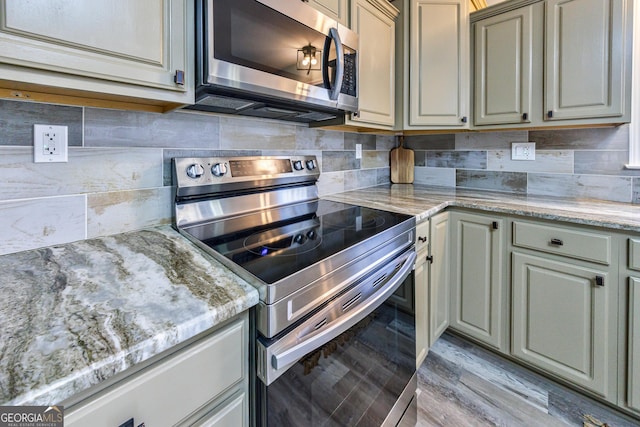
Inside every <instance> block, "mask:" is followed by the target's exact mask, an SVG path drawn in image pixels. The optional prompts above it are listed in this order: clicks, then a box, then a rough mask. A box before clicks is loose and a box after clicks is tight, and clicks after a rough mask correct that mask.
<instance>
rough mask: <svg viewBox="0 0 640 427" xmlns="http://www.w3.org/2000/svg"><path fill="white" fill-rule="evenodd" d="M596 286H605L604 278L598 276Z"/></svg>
mask: <svg viewBox="0 0 640 427" xmlns="http://www.w3.org/2000/svg"><path fill="white" fill-rule="evenodd" d="M596 286H604V276H596Z"/></svg>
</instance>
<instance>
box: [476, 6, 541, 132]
mask: <svg viewBox="0 0 640 427" xmlns="http://www.w3.org/2000/svg"><path fill="white" fill-rule="evenodd" d="M532 11H533V6H528V7H524V8H521V9H517V10H514V11H511V12H507V13H504V14H501V15H499V16H495V17H492V18H488V19H485V20H482V21H479V22H477V23H476V24H475V117H474V123H475V124H476V125H486V124H503V123H528V122H530V121H531V112H532V111H531V90H532V89H531V87H532V54H533V52H532V49H533V44H532V43H533V27H532V13H533V12H532ZM524 114H526V117H527V118H526V119H524V118H523V115H524Z"/></svg>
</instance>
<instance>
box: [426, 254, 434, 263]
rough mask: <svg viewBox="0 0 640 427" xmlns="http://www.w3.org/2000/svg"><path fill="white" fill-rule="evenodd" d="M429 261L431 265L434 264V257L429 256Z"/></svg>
mask: <svg viewBox="0 0 640 427" xmlns="http://www.w3.org/2000/svg"><path fill="white" fill-rule="evenodd" d="M427 261H429V263H430V264H433V255H427Z"/></svg>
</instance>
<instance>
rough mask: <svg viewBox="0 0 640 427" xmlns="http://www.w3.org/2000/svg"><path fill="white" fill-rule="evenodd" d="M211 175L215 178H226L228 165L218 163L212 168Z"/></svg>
mask: <svg viewBox="0 0 640 427" xmlns="http://www.w3.org/2000/svg"><path fill="white" fill-rule="evenodd" d="M211 173H212V174H213V175H214V176H225V175H226V174H227V165H225V164H224V163H216V164H215V165H213V166H211Z"/></svg>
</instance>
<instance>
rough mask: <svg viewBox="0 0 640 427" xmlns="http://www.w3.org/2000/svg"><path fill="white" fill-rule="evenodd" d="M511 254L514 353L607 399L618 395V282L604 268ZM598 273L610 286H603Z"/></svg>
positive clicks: (515, 253) (516, 253)
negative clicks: (597, 282) (616, 393)
mask: <svg viewBox="0 0 640 427" xmlns="http://www.w3.org/2000/svg"><path fill="white" fill-rule="evenodd" d="M512 256H513V257H512V275H513V277H512V285H513V288H512V292H513V293H512V298H513V306H512V313H513V318H512V321H513V324H512V328H513V330H512V354H513V355H514V356H516V357H517V358H519V359H521V360H524V361H526V362H528V363H530V364H532V365H534V366H536V367H538V368H541V369H544V370H545V371H548V372H550V373H552V374H555V375H557V376H559V377H561V378H564V379H566V380H568V381H571V382H572V383H575V384H577V385H579V386H581V387H583V388H584V389H587V390H590V391H592V392H595V393H596V394H598V395H600V396H601V397H603V398H606V399H612V398H614V397H615V396H612V394H613V395H615V389H616V387H615V386H616V383H615V372H616V369H617V365H616V354H617V353H616V352H615V348H616V345H617V340H616V336H617V318H618V317H617V313H616V312H615V310H616V307H617V305H616V304H615V301H616V297H615V294H613V293H612V291H611V290H615V286H614V285H613V283H614V282H615V280H608V279H611V277H608V276H609V274H608V272H607V271H606V270H605V269H602V270H598V269H595V268H587V267H582V266H577V265H574V264H570V263H567V262H562V261H560V260H551V259H547V258H541V257H537V256H533V255H528V254H523V253H518V252H513V254H512ZM597 276H600V277H603V278H604V282H605V283H606V284H608V285H609V286H598V285H597V284H596V277H597ZM611 302H613V303H614V304H611ZM612 350H613V352H612Z"/></svg>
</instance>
